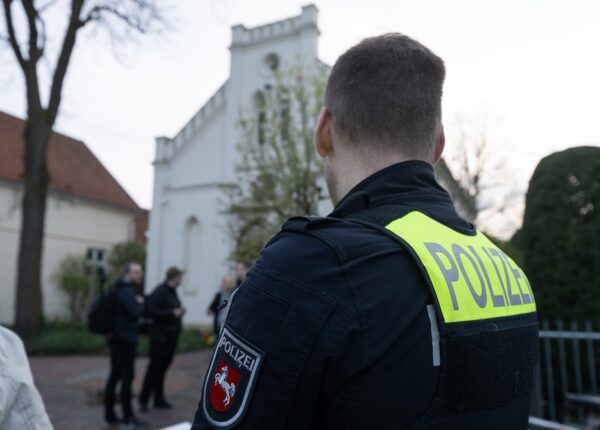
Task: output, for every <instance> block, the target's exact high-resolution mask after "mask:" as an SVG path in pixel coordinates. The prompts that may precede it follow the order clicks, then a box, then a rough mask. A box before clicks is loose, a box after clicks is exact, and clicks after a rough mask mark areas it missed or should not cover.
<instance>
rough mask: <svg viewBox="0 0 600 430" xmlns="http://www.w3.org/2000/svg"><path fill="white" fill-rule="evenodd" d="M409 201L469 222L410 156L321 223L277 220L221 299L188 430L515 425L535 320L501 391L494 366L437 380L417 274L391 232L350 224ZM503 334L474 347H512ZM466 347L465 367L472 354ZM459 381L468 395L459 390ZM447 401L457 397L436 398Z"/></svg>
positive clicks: (527, 383)
mask: <svg viewBox="0 0 600 430" xmlns="http://www.w3.org/2000/svg"><path fill="white" fill-rule="evenodd" d="M381 209H385V210H383V211H382V210H381ZM409 209H410V210H415V209H416V210H419V211H422V212H424V213H426V214H427V215H428V216H430V217H431V218H433V219H435V220H437V221H439V222H441V223H443V224H445V225H447V226H449V227H451V228H452V229H455V230H457V231H462V232H472V231H473V226H472V225H471V224H469V223H468V222H466V221H464V220H463V219H462V218H461V217H460V216H459V215H458V214H457V212H456V210H455V208H454V207H453V204H452V201H451V199H450V197H449V195H448V193H447V192H446V191H445V190H444V189H443V188H442V187H441V186H440V185H439V184H438V183H437V182H436V180H435V178H434V172H433V169H432V167H431V166H430V165H429V164H427V163H424V162H419V161H409V162H404V163H400V164H397V165H394V166H391V167H388V168H386V169H384V170H381V171H380V172H378V173H376V174H374V175H372V176H371V177H369V178H367V179H366V180H364V181H363V182H362V183H360V184H359V185H358V186H356V187H355V188H354V189H353V190H352V191H351V192H350V193H349V194H348V195H347V196H346V197H345V198H344V199H343V200H342V201H341V202H340V203H339V204H338V205H337V207H336V208H335V210H334V211H333V213H332V214H331V215H330V216H329V217H328V218H315V219H309V218H292V219H291V220H290V221H288V222H287V223H286V224H285V225H284V226H283V229H282V231H281V232H280V233H279V234H278V235H277V236H276V237H275V238H274V239H273V240H272V241H271V242H270V243H269V244H268V245H267V246H266V247H265V249H264V250H263V252H262V254H261V257H260V259H259V260H258V262H257V263H256V264H255V266H254V267H253V268H252V270H251V271H250V272H249V274H248V277H247V279H246V281H245V282H244V283H243V284H242V285H241V286H240V288H239V289H238V290H237V292H236V294H235V295H234V297H233V298H232V300H231V307H230V310H229V314H228V317H227V321H226V324H225V327H224V329H223V330H222V332H221V336H220V339H219V340H218V342H217V345H216V348H215V352H214V355H213V358H212V361H211V364H210V367H209V369H208V372H207V375H206V378H205V384H204V388H203V393H202V400H201V401H200V404H199V408H198V411H197V412H196V415H195V420H194V424H193V427H192V429H193V430H200V429H209V428H217V429H218V428H224V429H226V428H239V429H262V430H271V429H273V430H275V429H328V430H332V429H340V430H342V429H343V430H353V429H357V430H358V429H361V430H362V429H367V428H368V429H378V430H385V429H389V430H399V429H410V430H417V429H418V430H421V429H450V430H481V429H485V430H508V429H510V430H520V429H526V428H527V419H528V418H527V417H528V408H529V391H530V388H531V377H532V374H533V368H534V362H535V353H534V352H532V351H534V350H535V345H536V344H535V341H536V340H537V338H536V336H537V335H536V334H535V327H534V328H533V329H532V330H534V331H528V332H527V333H526V334H523V333H521V332H520V331H518V332H519V333H520V335H515V338H516V340H517V341H518V342H516V343H518V344H519V345H524V346H523V348H521V349H519V348H517V349H516V350H517V351H518V353H519V354H520V353H521V352H523V351H525V352H526V353H527V354H529V356H527V357H524V358H523V365H522V369H519V372H521V373H522V375H524V376H523V377H522V378H521V379H522V383H520V384H518V386H517V385H515V389H514V392H513V393H510V395H509V398H504V399H498V398H497V397H498V396H497V395H496V394H495V393H493V392H491V390H490V389H488V388H486V386H485V381H486V377H488V376H490V375H489V371H492V372H499V373H498V374H502V375H504V373H503V372H505V371H506V369H504V368H502V366H500V367H499V368H497V369H487V370H486V371H487V372H488V374H485V372H484V374H478V375H475V376H473V375H469V369H468V368H467V369H464V368H463V369H460V370H461V371H462V372H463V373H462V374H461V373H460V372H454V375H458V378H455V379H454V380H453V381H454V382H456V381H458V382H457V383H455V384H453V385H452V386H450V387H449V386H447V385H445V383H444V381H446V380H447V378H445V376H444V375H443V374H442V373H443V372H442V371H441V369H442V368H443V366H442V367H440V366H434V365H433V360H432V354H433V349H434V347H433V346H432V345H433V339H432V337H433V335H432V333H433V330H432V322H431V320H430V318H429V315H428V310H427V307H428V305H431V304H432V296H431V294H430V292H429V289H428V288H427V286H426V283H425V279H424V275H423V274H422V272H421V271H420V269H419V268H418V267H417V263H416V262H415V260H414V258H412V257H411V256H410V255H408V252H407V251H406V249H404V248H403V247H402V246H400V245H399V244H398V242H397V241H395V240H393V239H392V238H390V237H388V236H386V235H383V234H382V233H381V232H379V231H377V230H376V229H374V228H371V227H368V226H365V225H363V224H359V223H357V222H353V221H351V220H350V219H352V218H356V219H362V220H365V219H367V220H368V221H369V222H375V223H377V222H378V219H377V218H378V217H382V219H381V220H379V221H380V224H382V225H385V224H384V223H385V222H389V219H387V220H384V219H383V218H389V215H390V213H392V214H394V213H396V214H397V216H398V217H400V216H402V214H403V213H405V212H406V211H407V210H409ZM511 339H512V338H511V337H510V335H509V337H508V338H507V337H504V338H499V339H498V340H494V339H492V340H491V341H490V340H489V339H487V340H486V342H488V343H490V344H491V345H492V347H493V348H497V349H498V348H504V349H505V350H506V353H508V354H512V353H513V352H514V349H513V347H512V345H511ZM476 347H477V345H476V346H475V347H474V348H476ZM444 348H445V345H442V350H443V349H444ZM468 355H469V357H470V359H471V361H467V362H466V363H467V364H468V363H473V362H474V361H472V359H473V358H475V359H477V357H479V356H478V355H477V354H476V353H473V354H468ZM443 357H444V355H442V359H443ZM442 361H443V360H442ZM463 367H468V366H467V365H464V366H463ZM507 369H508V367H507ZM510 369H511V372H512V369H513V368H512V367H511V368H510ZM450 373H452V372H450ZM461 375H462V376H461ZM463 376H464V377H463ZM471 376H472V377H471ZM513 376H514V375H506V377H507V378H512V377H513ZM511 380H512V379H511ZM463 390H464V391H465V392H469V393H471V394H473V393H475V395H471V396H470V397H460V396H461V392H462V391H463ZM453 396H457V397H460V398H461V399H465V398H467V399H469V400H468V401H467V402H464V401H462V402H455V403H456V404H455V405H454V406H452V402H450V405H451V407H450V408H444V407H441V406H440V401H441V400H447V399H448V398H450V397H453ZM490 399H491V401H489V400H490ZM450 400H451V399H450ZM446 404H447V403H446Z"/></svg>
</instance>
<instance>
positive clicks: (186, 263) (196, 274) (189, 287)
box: [182, 216, 203, 294]
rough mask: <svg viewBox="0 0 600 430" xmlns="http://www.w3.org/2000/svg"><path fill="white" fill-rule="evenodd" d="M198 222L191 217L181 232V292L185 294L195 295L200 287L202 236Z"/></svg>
mask: <svg viewBox="0 0 600 430" xmlns="http://www.w3.org/2000/svg"><path fill="white" fill-rule="evenodd" d="M200 227H201V226H200V222H199V221H198V218H196V217H195V216H191V217H190V218H188V220H187V221H186V223H185V226H184V232H183V246H184V248H183V269H184V270H185V276H184V277H183V283H182V290H183V292H184V293H186V294H196V293H197V292H198V290H199V287H200V265H201V262H202V257H203V256H202V246H201V245H202V242H201V241H202V234H201V228H200Z"/></svg>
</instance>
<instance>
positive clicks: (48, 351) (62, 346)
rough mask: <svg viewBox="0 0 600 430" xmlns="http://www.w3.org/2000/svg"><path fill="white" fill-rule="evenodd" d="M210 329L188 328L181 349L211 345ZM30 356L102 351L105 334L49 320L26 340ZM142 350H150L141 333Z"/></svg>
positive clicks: (104, 346)
mask: <svg viewBox="0 0 600 430" xmlns="http://www.w3.org/2000/svg"><path fill="white" fill-rule="evenodd" d="M210 341H211V338H210V336H209V335H208V333H207V331H206V330H201V329H191V328H190V329H185V330H184V331H183V332H182V333H181V336H180V337H179V343H178V346H177V352H180V353H181V352H191V351H199V350H201V349H204V348H207V347H208V346H210V345H211V342H210ZM26 347H27V352H28V353H29V354H30V355H69V354H102V353H105V352H106V351H107V347H106V341H105V339H104V337H103V336H99V335H95V334H92V333H90V332H89V331H88V330H87V328H86V327H85V326H83V325H80V324H73V323H64V322H52V323H47V324H46V325H45V326H44V327H43V328H42V330H40V332H39V333H37V334H36V335H35V336H33V337H32V338H31V339H30V340H29V341H27V343H26ZM138 351H139V353H140V354H141V355H145V354H147V353H148V337H147V336H140V343H139V346H138Z"/></svg>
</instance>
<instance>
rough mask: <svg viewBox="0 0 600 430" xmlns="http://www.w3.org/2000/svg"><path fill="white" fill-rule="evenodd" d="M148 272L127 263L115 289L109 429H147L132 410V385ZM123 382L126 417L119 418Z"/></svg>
mask: <svg viewBox="0 0 600 430" xmlns="http://www.w3.org/2000/svg"><path fill="white" fill-rule="evenodd" d="M143 279H144V270H143V269H142V265H141V264H140V263H138V262H130V263H127V265H126V266H125V269H124V270H123V276H122V277H121V279H120V280H119V281H118V282H117V283H116V285H115V292H116V294H115V308H114V312H115V326H114V331H113V333H111V334H110V335H109V336H108V346H109V349H110V374H109V377H108V381H107V382H106V388H105V392H104V419H105V421H106V423H107V425H109V426H118V425H120V424H125V425H127V426H129V427H145V426H146V423H145V422H144V421H141V420H139V419H138V418H137V417H136V416H135V414H134V413H133V409H132V407H131V384H132V383H133V378H134V370H135V357H136V353H137V344H138V323H139V319H140V317H141V316H142V314H143V313H144V297H143V296H141V295H140V294H139V288H140V286H141V285H142V281H143ZM119 381H121V390H120V394H119V397H120V403H121V410H122V413H123V417H122V418H120V417H118V416H117V415H116V414H115V410H114V403H115V390H116V386H117V383H118V382H119Z"/></svg>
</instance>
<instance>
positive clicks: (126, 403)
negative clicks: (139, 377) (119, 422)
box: [104, 338, 137, 420]
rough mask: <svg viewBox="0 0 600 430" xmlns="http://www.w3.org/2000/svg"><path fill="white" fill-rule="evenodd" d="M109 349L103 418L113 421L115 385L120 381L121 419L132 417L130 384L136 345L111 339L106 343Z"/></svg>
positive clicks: (133, 369)
mask: <svg viewBox="0 0 600 430" xmlns="http://www.w3.org/2000/svg"><path fill="white" fill-rule="evenodd" d="M108 346H109V348H110V375H109V376H108V381H107V382H106V389H105V390H104V418H105V419H106V420H114V419H115V418H116V415H115V410H114V404H115V391H116V388H117V383H118V382H119V381H121V395H120V400H121V409H122V410H123V418H125V419H128V418H131V417H132V416H133V411H132V409H131V384H132V382H133V377H134V371H135V367H134V365H135V351H136V346H137V345H136V344H135V343H131V342H127V341H125V340H121V339H116V338H113V339H111V340H110V341H109V342H108Z"/></svg>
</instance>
